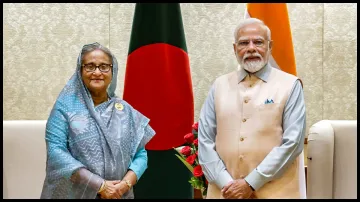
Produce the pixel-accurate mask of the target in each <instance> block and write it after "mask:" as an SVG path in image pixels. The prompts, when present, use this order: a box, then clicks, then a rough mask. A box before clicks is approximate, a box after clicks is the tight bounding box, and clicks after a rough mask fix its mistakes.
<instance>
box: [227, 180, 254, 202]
mask: <svg viewBox="0 0 360 202" xmlns="http://www.w3.org/2000/svg"><path fill="white" fill-rule="evenodd" d="M252 193H253V190H252V189H251V188H250V186H249V184H248V183H247V182H246V181H245V180H244V179H238V180H234V181H232V182H230V183H229V184H227V185H226V186H225V187H224V188H223V189H222V190H221V194H222V195H223V197H224V198H226V199H248V198H250V197H251V195H252Z"/></svg>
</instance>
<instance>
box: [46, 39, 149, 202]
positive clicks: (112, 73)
mask: <svg viewBox="0 0 360 202" xmlns="http://www.w3.org/2000/svg"><path fill="white" fill-rule="evenodd" d="M117 73H118V64H117V60H116V58H115V57H114V55H113V54H112V53H111V52H110V51H109V50H108V49H107V48H106V47H104V46H102V45H100V44H99V43H93V44H88V45H85V46H83V48H82V50H81V52H80V54H79V57H78V60H77V67H76V72H75V73H74V74H73V76H72V77H71V78H70V80H69V81H68V83H67V84H66V86H65V87H64V88H63V90H62V91H61V92H60V95H59V96H58V98H57V100H56V102H55V104H54V107H53V109H52V111H51V114H50V116H49V118H48V121H47V124H46V135H45V141H46V148H47V161H46V177H45V180H44V185H43V190H42V193H41V198H75V199H81V198H90V199H91V198H92V199H95V198H102V199H120V198H121V199H130V198H134V194H133V188H132V186H133V185H134V184H135V183H136V182H137V181H138V180H139V179H140V177H141V175H142V174H143V173H144V171H145V170H146V168H147V152H146V150H145V145H146V144H147V143H148V142H149V141H150V139H151V138H152V137H153V136H154V135H155V132H154V130H153V129H152V128H151V127H150V125H149V119H148V118H147V117H145V116H144V115H142V114H141V113H140V112H139V111H137V110H135V109H134V108H133V107H132V106H131V105H130V104H128V103H127V102H126V101H124V100H122V99H120V98H118V97H117V96H116V95H115V93H114V92H115V89H116V81H117Z"/></svg>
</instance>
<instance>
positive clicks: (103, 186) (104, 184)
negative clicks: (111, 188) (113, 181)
mask: <svg viewBox="0 0 360 202" xmlns="http://www.w3.org/2000/svg"><path fill="white" fill-rule="evenodd" d="M105 188H106V181H105V180H104V182H103V183H102V184H101V187H100V189H99V191H98V193H101V192H102V191H104V190H105Z"/></svg>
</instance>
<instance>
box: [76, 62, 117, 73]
mask: <svg viewBox="0 0 360 202" xmlns="http://www.w3.org/2000/svg"><path fill="white" fill-rule="evenodd" d="M90 64H92V65H95V69H94V70H93V71H88V70H87V69H86V68H85V71H86V72H95V71H96V69H99V71H100V72H102V73H107V72H109V71H110V70H111V68H112V67H113V65H112V64H106V63H103V64H100V65H96V64H94V63H88V64H82V65H81V67H82V68H84V67H85V66H86V65H90ZM101 65H107V66H109V70H107V71H101V69H100V66H101Z"/></svg>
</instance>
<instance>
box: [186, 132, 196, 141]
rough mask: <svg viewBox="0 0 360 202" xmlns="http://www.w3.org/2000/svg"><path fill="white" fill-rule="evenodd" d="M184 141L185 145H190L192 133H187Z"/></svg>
mask: <svg viewBox="0 0 360 202" xmlns="http://www.w3.org/2000/svg"><path fill="white" fill-rule="evenodd" d="M184 139H185V141H186V142H187V143H189V144H191V143H192V142H193V141H194V139H195V136H194V134H192V133H188V134H186V135H185V136H184Z"/></svg>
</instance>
